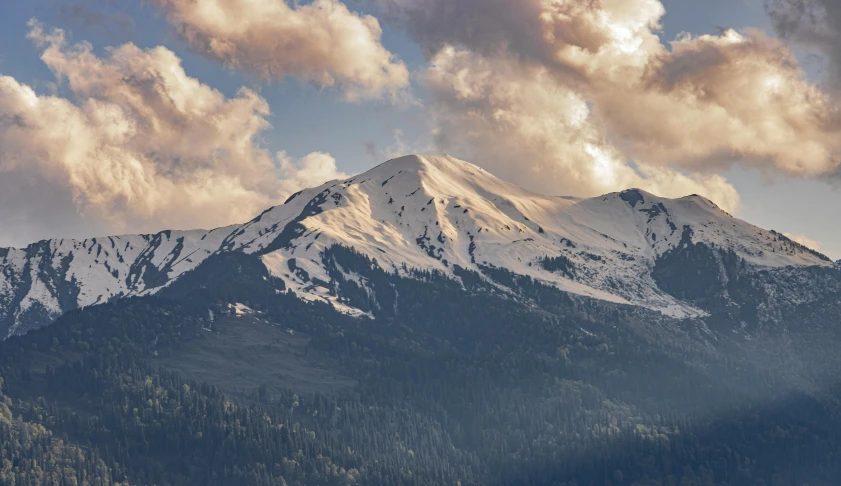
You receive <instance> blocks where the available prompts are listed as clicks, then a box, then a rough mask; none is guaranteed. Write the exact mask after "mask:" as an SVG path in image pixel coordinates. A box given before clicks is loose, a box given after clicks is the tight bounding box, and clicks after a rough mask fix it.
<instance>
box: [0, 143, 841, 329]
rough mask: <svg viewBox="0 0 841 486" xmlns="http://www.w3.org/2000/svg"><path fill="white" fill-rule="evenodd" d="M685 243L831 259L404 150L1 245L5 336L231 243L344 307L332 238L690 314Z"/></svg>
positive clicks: (400, 268) (384, 253) (750, 231)
mask: <svg viewBox="0 0 841 486" xmlns="http://www.w3.org/2000/svg"><path fill="white" fill-rule="evenodd" d="M689 243H692V244H699V245H700V244H703V245H705V246H706V247H707V248H710V249H712V250H711V251H713V252H717V251H727V252H732V254H734V255H736V256H737V257H738V258H739V259H741V260H742V261H743V262H744V267H745V268H747V269H764V268H778V267H784V266H809V265H827V264H828V263H827V261H826V260H825V259H824V258H821V256H820V255H819V254H817V253H815V252H812V251H809V250H807V249H805V248H803V247H801V246H799V245H796V244H793V243H792V242H791V241H790V240H788V239H787V238H784V237H782V236H780V235H778V234H776V233H772V232H769V231H765V230H762V229H760V228H757V227H755V226H753V225H750V224H748V223H746V222H744V221H741V220H738V219H735V218H733V217H732V216H730V215H728V214H727V213H725V212H723V211H721V210H720V209H718V207H717V206H715V205H714V204H713V203H711V202H710V201H709V200H707V199H705V198H701V197H700V196H687V197H685V198H680V199H667V198H661V197H658V196H655V195H653V194H650V193H648V192H646V191H644V190H641V189H629V190H626V191H622V192H619V193H612V194H608V195H605V196H601V197H597V198H589V199H579V198H562V197H547V196H542V195H538V194H535V193H532V192H530V191H528V190H526V189H523V188H521V187H519V186H517V185H515V184H512V183H509V182H505V181H503V180H500V179H498V178H497V177H495V176H493V175H492V174H490V173H489V172H487V171H485V170H483V169H481V168H479V167H478V166H476V165H473V164H471V163H469V162H465V161H462V160H459V159H457V158H455V157H452V156H448V155H436V156H432V155H408V156H404V157H399V158H395V159H392V160H389V161H387V162H385V163H383V164H380V165H379V166H377V167H374V168H372V169H371V170H369V171H367V172H365V173H363V174H359V175H357V176H354V177H351V178H349V179H347V180H344V181H331V182H328V183H325V184H323V185H321V186H319V187H316V188H311V189H306V190H303V191H301V192H300V193H297V194H296V195H294V196H292V197H290V198H289V200H287V202H286V203H285V204H283V205H279V206H276V207H273V208H270V209H268V210H266V211H265V212H263V213H262V214H260V215H259V216H257V217H256V218H254V219H253V220H251V221H249V222H247V223H245V224H242V225H235V226H232V227H227V228H219V229H216V230H212V231H192V232H180V231H171V232H170V231H165V232H161V233H158V234H157V235H146V236H141V235H137V236H132V235H128V236H121V237H107V238H92V239H89V240H84V241H75V240H66V239H62V240H50V241H46V242H42V243H40V244H39V245H35V246H32V247H30V248H28V249H26V250H3V251H0V332H2V331H3V330H4V329H8V328H11V329H12V332H23V331H25V330H26V329H27V325H26V324H25V323H26V322H43V321H44V320H45V319H47V320H49V319H52V318H54V317H56V316H57V315H59V314H60V313H62V312H64V311H66V310H69V309H72V308H75V307H79V306H86V305H92V304H97V303H101V302H106V301H108V300H109V299H111V298H115V297H117V296H127V295H145V294H149V293H155V292H157V291H158V290H159V289H161V288H163V287H165V286H167V285H169V284H170V283H171V282H172V281H174V280H175V279H177V278H179V277H180V276H181V275H183V274H184V273H185V272H187V271H189V270H191V269H193V268H196V267H197V266H198V265H200V264H201V263H202V262H203V261H204V260H205V259H206V258H208V257H209V256H210V255H213V254H216V253H226V252H234V251H242V252H245V253H247V254H253V255H255V256H258V257H260V258H261V259H262V261H263V263H264V264H265V265H266V267H267V268H268V269H269V270H270V272H271V273H272V274H273V275H274V276H275V277H277V278H279V279H282V280H283V281H284V282H285V284H286V287H287V288H289V289H291V290H293V291H295V292H296V293H297V294H298V295H299V296H300V297H302V298H304V299H309V300H322V301H328V302H330V303H332V304H333V305H335V306H337V307H339V308H341V309H343V310H346V311H348V312H351V313H353V312H354V310H353V309H348V308H344V307H342V306H343V305H344V304H342V303H341V302H340V301H339V298H338V296H336V295H334V294H333V292H332V290H331V286H330V284H329V282H331V280H332V279H333V278H334V277H335V276H336V275H338V274H342V275H344V277H343V278H347V279H354V278H356V277H354V274H353V272H351V271H350V270H346V269H337V268H332V267H331V265H332V264H331V263H330V262H328V261H326V260H325V258H327V257H326V255H328V254H329V252H328V251H327V250H329V249H330V248H331V247H334V246H343V247H348V248H352V249H354V250H355V251H357V252H359V253H361V254H363V255H366V256H368V257H369V258H370V259H372V260H376V261H377V263H378V265H380V266H381V267H382V269H384V270H385V271H387V272H391V273H398V274H401V275H405V276H412V275H413V270H422V271H434V272H440V273H442V274H444V275H448V276H450V277H451V278H458V275H459V274H460V271H459V269H468V270H472V271H475V272H478V273H480V274H482V273H487V272H488V271H490V270H489V269H491V270H492V269H502V270H505V271H508V272H511V273H514V274H519V275H523V276H528V277H530V278H532V279H534V280H536V281H540V282H543V283H545V284H548V285H553V286H556V287H557V288H559V289H560V290H563V291H566V292H570V293H573V294H579V295H584V296H588V297H592V298H596V299H602V300H607V301H611V302H619V303H624V304H633V305H639V306H644V307H648V308H651V309H656V310H660V311H662V312H665V313H668V314H670V315H675V316H687V315H697V314H699V313H700V312H701V311H699V310H698V309H696V308H694V307H693V306H692V305H691V304H689V303H687V302H683V301H681V300H679V299H678V298H676V297H674V296H672V295H670V294H668V293H667V292H664V291H663V290H662V289H660V288H659V287H658V285H657V282H655V281H654V279H653V277H652V269H654V268H655V267H656V266H657V264H658V262H659V261H661V260H662V259H663V258H664V256H666V255H669V254H670V252H674V251H677V250H679V249H681V248H687V247H689V246H691V245H689ZM336 272H338V273H336ZM358 283H359V285H360V286H361V287H363V288H364V287H365V285H366V283H365V282H363V281H359V282H358Z"/></svg>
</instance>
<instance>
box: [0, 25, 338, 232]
mask: <svg viewBox="0 0 841 486" xmlns="http://www.w3.org/2000/svg"><path fill="white" fill-rule="evenodd" d="M30 27H31V30H30V33H29V37H30V38H31V39H32V40H33V41H34V42H35V43H36V45H38V46H39V47H40V48H41V49H42V54H41V59H42V60H43V61H44V62H45V63H46V65H47V66H48V67H49V68H50V69H51V70H52V71H53V72H54V73H55V75H56V78H57V81H58V82H59V84H60V85H61V86H62V88H63V89H64V88H66V90H67V91H68V92H70V93H72V97H71V98H65V97H61V96H56V95H44V94H38V93H36V92H35V91H34V90H33V89H32V88H31V87H30V86H27V85H25V84H23V83H21V82H19V81H17V80H15V79H14V78H12V77H8V76H0V174H2V179H3V182H4V184H6V183H8V184H9V185H20V184H24V185H26V184H31V185H33V187H42V188H48V187H53V188H56V191H55V194H53V192H52V191H50V190H42V191H40V194H39V193H33V194H30V195H29V197H30V199H33V198H41V197H45V198H50V197H59V196H60V197H61V198H64V200H59V201H55V204H54V206H61V205H62V204H65V205H66V204H70V205H72V206H73V207H74V208H75V209H76V211H77V212H79V213H83V214H85V215H86V216H87V217H88V219H93V220H96V221H99V222H100V223H101V224H99V225H98V227H100V226H101V227H104V228H107V229H108V230H109V231H123V230H130V231H132V232H136V231H142V230H157V229H160V228H161V227H167V228H169V227H175V228H193V227H202V226H204V227H212V226H219V225H223V224H229V223H233V222H239V221H244V220H247V219H248V218H250V217H252V216H253V215H255V214H257V213H259V211H261V210H263V209H265V208H266V207H268V206H271V205H273V204H277V203H278V202H279V201H280V202H282V201H283V199H284V198H285V197H286V196H288V195H289V194H290V193H291V192H292V191H294V190H297V189H300V186H301V185H302V184H303V185H312V184H313V183H315V182H316V181H318V182H323V181H324V180H326V179H332V178H337V177H341V176H343V175H344V174H341V173H339V172H338V171H337V170H336V165H335V160H333V159H332V158H331V157H330V156H329V155H326V154H310V155H309V156H307V157H305V158H304V159H302V160H301V161H293V160H290V159H289V158H288V157H287V156H285V155H283V156H282V157H280V158H276V157H274V156H272V154H270V153H269V152H268V151H267V150H266V149H264V148H263V147H262V146H261V144H260V142H259V136H260V134H261V133H262V132H264V131H265V130H266V129H267V128H269V123H268V121H267V120H266V117H267V116H268V115H269V106H268V104H267V103H266V101H265V100H264V99H263V98H262V97H261V96H260V95H258V94H257V93H256V92H254V91H251V90H248V89H241V90H240V91H239V93H238V94H237V95H236V96H235V97H233V98H226V97H225V96H224V95H223V94H222V93H220V92H219V91H216V90H215V89H213V88H211V87H209V86H208V85H206V84H203V83H201V82H199V81H198V80H197V79H195V78H192V77H190V76H188V75H187V74H186V73H185V72H184V69H183V68H182V66H181V61H180V59H179V58H178V57H177V56H176V55H175V54H174V53H173V52H171V51H169V50H168V49H166V48H163V47H156V48H154V49H145V50H144V49H140V48H138V47H137V46H135V45H133V44H124V45H122V46H119V47H115V48H110V49H108V50H107V55H106V56H105V57H98V56H97V55H96V54H94V52H93V51H92V46H91V45H89V44H87V43H79V44H68V42H67V41H66V38H65V34H64V32H63V31H61V30H57V29H56V30H47V29H45V28H44V27H43V26H42V25H41V24H39V23H38V22H35V21H33V22H31V23H30ZM71 99H72V101H71ZM21 197H27V196H26V195H25V194H22V195H21ZM67 199H69V200H67ZM64 209H66V208H64ZM64 209H63V210H64ZM0 217H2V218H3V219H6V220H10V219H14V218H15V217H16V216H15V214H8V213H4V214H2V215H0ZM10 224H11V223H10ZM68 224H72V222H68ZM53 230H54V228H53ZM36 233H37V232H36Z"/></svg>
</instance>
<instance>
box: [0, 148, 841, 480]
mask: <svg viewBox="0 0 841 486" xmlns="http://www.w3.org/2000/svg"><path fill="white" fill-rule="evenodd" d="M0 275H2V277H0V299H3V300H2V304H0V322H2V323H3V325H5V326H6V329H8V330H10V331H11V332H9V333H8V334H11V335H12V337H10V338H9V339H6V340H5V341H3V342H0V378H1V379H2V397H0V484H3V485H5V484H56V485H60V484H119V483H124V484H160V485H165V484H171V485H177V484H185V485H188V484H189V485H191V484H238V485H239V484H244V485H251V484H253V485H284V484H287V485H350V484H366V485H438V484H442V485H456V484H461V485H464V486H466V485H515V484H516V485H579V486H584V485H594V486H595V485H600V486H601V485H614V486H618V485H664V484H675V485H682V484H690V485H696V484H697V485H706V484H714V485H760V484H764V485H775V484H786V485H788V484H809V485H812V486H814V485H835V484H837V478H838V477H841V461H839V460H838V458H839V457H841V417H839V415H838V411H839V407H838V403H839V398H841V387H839V379H838V376H841V358H839V357H838V353H837V350H838V349H841V327H839V320H838V317H837V316H839V315H841V272H839V270H838V268H837V267H836V266H835V265H834V264H833V263H832V262H830V261H829V260H828V259H827V258H826V257H823V256H822V255H820V254H818V253H815V252H813V251H811V250H809V249H807V248H805V247H802V246H800V245H798V244H796V243H794V242H792V241H790V240H788V239H787V238H785V237H784V236H782V235H779V234H777V233H774V232H770V231H765V230H761V229H759V228H756V227H754V226H752V225H749V224H748V223H745V222H743V221H740V220H736V219H734V218H732V217H730V216H729V215H727V214H726V213H724V212H723V211H721V210H720V209H718V208H717V207H715V205H714V204H712V203H710V202H709V201H707V200H705V199H703V198H700V197H688V198H683V199H675V200H669V199H663V198H657V197H656V196H652V195H650V194H647V193H644V192H642V191H636V190H632V191H626V192H623V193H617V194H610V195H607V196H603V197H600V198H593V199H586V200H578V199H568V198H549V197H543V196H537V195H534V194H529V193H527V192H526V191H524V190H522V189H520V188H517V187H516V186H512V185H510V184H507V183H505V182H502V181H499V180H498V179H495V178H493V176H491V175H490V174H488V173H486V172H484V171H482V170H481V169H479V168H478V167H475V166H472V165H469V164H466V163H463V162H460V161H456V160H454V159H451V158H444V157H441V158H436V157H429V158H421V157H408V158H403V159H396V160H394V161H390V162H388V163H386V164H384V165H382V166H379V167H377V168H375V169H373V170H372V171H370V172H368V173H366V174H363V175H360V176H357V177H356V178H354V179H350V180H348V181H343V182H333V183H328V184H325V185H324V186H322V187H320V188H316V189H311V190H307V191H303V192H302V193H300V194H298V195H296V196H295V197H293V198H291V199H290V200H289V201H287V203H286V204H284V205H282V206H278V207H276V208H272V209H270V210H268V211H266V212H265V213H263V214H262V215H260V216H259V217H258V218H256V219H255V220H253V221H251V222H249V223H247V224H245V225H242V226H233V227H229V228H221V229H217V230H213V231H210V232H205V231H194V232H174V231H173V232H164V233H161V234H158V235H154V236H123V237H112V238H100V239H96V240H86V241H71V240H51V241H48V242H42V243H39V244H37V245H32V246H31V247H29V248H27V249H24V250H0ZM4 319H5V320H4ZM52 321H54V322H53V323H52V325H49V326H47V325H45V324H47V323H49V322H52Z"/></svg>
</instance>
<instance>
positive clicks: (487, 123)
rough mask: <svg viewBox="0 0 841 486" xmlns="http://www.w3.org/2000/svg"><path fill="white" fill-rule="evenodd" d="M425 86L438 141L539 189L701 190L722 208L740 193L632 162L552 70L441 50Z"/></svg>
mask: <svg viewBox="0 0 841 486" xmlns="http://www.w3.org/2000/svg"><path fill="white" fill-rule="evenodd" d="M431 64H432V67H431V68H430V69H429V70H428V71H427V73H426V78H425V84H426V85H427V87H428V88H429V89H430V90H431V92H432V95H433V97H434V99H435V100H436V101H435V104H434V107H433V110H434V111H433V117H434V119H435V120H436V123H437V132H436V136H437V142H438V145H440V146H442V147H446V148H447V149H448V150H454V151H457V152H459V153H462V152H466V153H469V154H470V160H471V161H473V162H474V163H477V164H479V165H482V166H485V167H487V168H489V169H490V170H492V171H493V172H495V173H497V174H498V175H500V176H501V177H503V178H505V179H508V180H511V181H515V182H518V183H521V184H524V185H527V186H529V187H531V188H533V189H536V190H538V191H540V192H543V193H546V194H572V195H580V196H589V195H596V194H603V193H606V192H610V191H613V190H617V189H626V188H629V187H640V188H643V189H646V190H648V191H651V192H653V193H657V194H660V195H663V196H671V197H679V196H685V195H687V194H694V193H697V194H702V195H704V196H706V197H708V198H710V199H712V200H714V201H716V203H718V204H719V205H720V206H722V207H724V208H725V209H728V210H733V209H735V208H736V207H738V205H739V196H738V194H737V193H736V191H735V190H734V189H733V187H732V186H731V185H730V184H728V183H727V181H726V180H725V179H724V178H723V177H721V176H718V175H715V174H697V173H683V172H680V171H677V170H675V169H672V168H670V167H666V166H659V165H646V164H642V163H637V164H636V166H632V165H631V164H629V163H628V161H627V159H626V158H625V157H624V155H623V154H622V152H621V151H620V150H619V149H617V148H616V147H615V146H614V145H612V144H610V143H609V142H608V141H607V140H606V139H605V138H604V127H603V125H602V124H601V123H600V122H599V121H598V120H597V119H596V118H594V117H593V114H592V113H591V109H590V105H589V104H588V102H587V100H586V99H585V98H583V97H582V96H581V95H580V93H578V92H576V91H575V90H573V89H570V88H569V87H567V86H565V85H564V84H563V83H558V82H557V81H556V79H555V78H554V75H553V73H552V72H551V71H549V70H547V69H546V68H545V67H543V66H540V65H535V64H528V63H522V62H518V61H515V60H512V59H502V58H499V57H498V58H495V59H488V58H486V57H483V56H480V55H476V54H473V53H471V52H470V51H467V50H457V49H454V48H445V49H442V50H441V51H440V52H439V53H438V54H437V55H436V56H435V57H434V58H433V59H432V61H431Z"/></svg>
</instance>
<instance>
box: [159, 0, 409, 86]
mask: <svg viewBox="0 0 841 486" xmlns="http://www.w3.org/2000/svg"><path fill="white" fill-rule="evenodd" d="M152 1H153V2H154V3H156V4H157V5H158V6H160V8H161V9H163V11H164V12H165V14H166V17H167V19H168V20H169V22H170V23H171V24H172V25H173V26H174V27H175V28H176V30H177V31H178V33H179V34H180V35H181V37H182V38H183V39H184V40H185V41H186V42H187V43H188V44H189V45H190V47H191V48H193V49H194V50H196V51H197V52H199V53H201V54H203V55H205V56H207V57H209V58H211V59H214V60H216V61H219V62H221V63H223V64H224V65H226V66H228V67H230V68H232V69H242V70H244V71H247V72H250V73H253V74H255V75H257V76H259V77H260V78H263V79H282V78H285V77H287V76H294V77H297V78H300V79H302V80H305V81H309V82H312V83H314V84H316V85H317V86H320V87H333V86H336V87H339V88H341V89H342V90H343V91H344V93H345V95H346V96H347V97H348V98H350V99H356V98H364V97H377V96H380V95H383V94H385V93H391V94H397V93H398V91H399V90H401V89H402V88H404V87H406V86H407V85H408V83H409V72H408V70H407V69H406V66H405V65H404V64H403V63H402V62H401V61H400V60H398V59H397V58H396V57H395V56H394V55H393V54H392V53H391V52H389V51H388V50H386V49H385V47H383V46H382V44H381V42H380V38H381V36H382V28H381V27H380V24H379V22H378V21H377V19H376V18H374V17H372V16H370V15H360V14H357V13H354V12H351V11H350V10H349V9H348V8H347V6H345V5H344V4H343V3H341V2H340V1H338V0H315V1H313V2H312V3H310V4H306V5H297V4H295V5H289V4H288V3H287V2H286V1H285V0H152Z"/></svg>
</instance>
